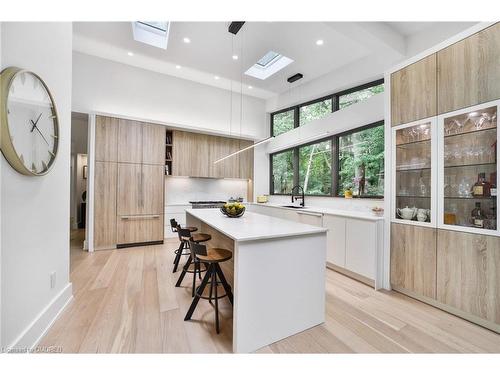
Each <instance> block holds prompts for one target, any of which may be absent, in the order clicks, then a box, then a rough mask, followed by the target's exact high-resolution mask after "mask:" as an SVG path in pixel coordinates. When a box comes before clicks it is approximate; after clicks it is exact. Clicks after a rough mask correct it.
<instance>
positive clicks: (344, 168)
mask: <svg viewBox="0 0 500 375" xmlns="http://www.w3.org/2000/svg"><path fill="white" fill-rule="evenodd" d="M339 148H340V150H339V180H340V181H339V191H338V194H339V195H342V194H343V193H344V190H347V189H353V191H354V192H355V193H357V192H358V188H359V180H360V178H361V176H362V169H363V166H364V168H365V180H366V183H365V192H364V195H368V196H369V195H372V196H373V195H375V196H380V195H384V185H383V173H384V126H383V125H380V126H377V127H374V128H370V129H366V130H362V131H360V132H357V133H351V134H348V135H345V136H341V137H339Z"/></svg>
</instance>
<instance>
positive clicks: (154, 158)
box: [142, 124, 165, 165]
mask: <svg viewBox="0 0 500 375" xmlns="http://www.w3.org/2000/svg"><path fill="white" fill-rule="evenodd" d="M142 163H143V164H157V165H164V164H165V127H164V126H162V125H153V124H142Z"/></svg>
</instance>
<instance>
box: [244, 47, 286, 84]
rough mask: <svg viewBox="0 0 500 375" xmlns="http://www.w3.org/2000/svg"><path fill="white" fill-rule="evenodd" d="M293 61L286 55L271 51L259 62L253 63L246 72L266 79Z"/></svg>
mask: <svg viewBox="0 0 500 375" xmlns="http://www.w3.org/2000/svg"><path fill="white" fill-rule="evenodd" d="M292 62H293V60H292V59H290V58H288V57H286V56H283V55H280V54H279V53H277V52H274V51H269V52H268V53H266V54H265V55H264V56H262V57H261V58H260V59H259V61H257V63H255V64H253V65H252V66H251V67H250V69H248V70H247V71H246V72H245V74H246V75H249V76H252V77H255V78H258V79H262V80H264V79H266V78H269V77H270V76H272V75H273V74H274V73H276V72H278V71H280V70H281V69H283V68H284V67H285V66H287V65H289V64H291V63H292Z"/></svg>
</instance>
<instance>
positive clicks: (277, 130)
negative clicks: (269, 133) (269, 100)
mask: <svg viewBox="0 0 500 375" xmlns="http://www.w3.org/2000/svg"><path fill="white" fill-rule="evenodd" d="M293 117H294V111H293V109H292V110H290V111H287V112H281V113H277V114H275V115H273V128H274V129H273V134H274V135H275V136H277V135H280V134H283V133H286V132H287V131H289V130H292V129H293Z"/></svg>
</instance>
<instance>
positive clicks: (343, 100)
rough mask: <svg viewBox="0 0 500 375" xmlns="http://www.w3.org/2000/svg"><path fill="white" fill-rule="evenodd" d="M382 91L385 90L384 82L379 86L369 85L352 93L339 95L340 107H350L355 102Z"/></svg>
mask: <svg viewBox="0 0 500 375" xmlns="http://www.w3.org/2000/svg"><path fill="white" fill-rule="evenodd" d="M381 92H384V84H383V83H381V84H380V85H377V86H372V87H368V88H366V89H363V90H359V91H355V92H352V93H350V94H346V95H342V96H340V97H339V108H340V109H342V108H345V107H349V106H350V105H352V104H354V103H358V102H361V101H363V100H365V99H368V98H370V97H372V96H373V95H375V94H379V93H381Z"/></svg>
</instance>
